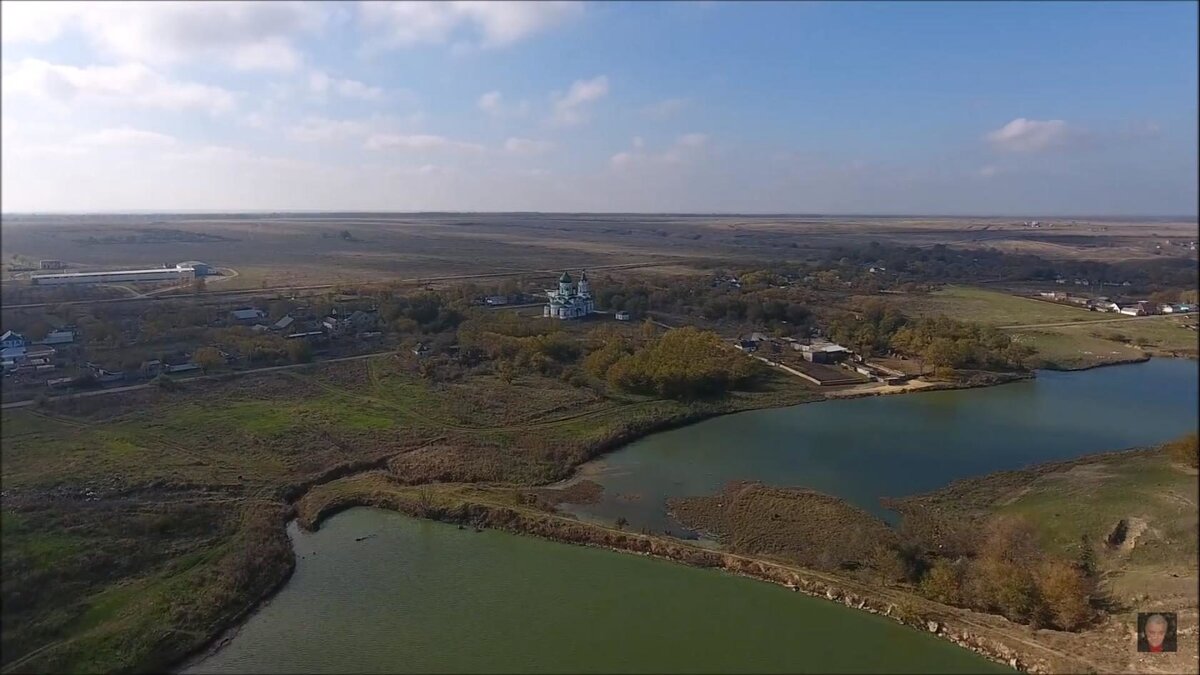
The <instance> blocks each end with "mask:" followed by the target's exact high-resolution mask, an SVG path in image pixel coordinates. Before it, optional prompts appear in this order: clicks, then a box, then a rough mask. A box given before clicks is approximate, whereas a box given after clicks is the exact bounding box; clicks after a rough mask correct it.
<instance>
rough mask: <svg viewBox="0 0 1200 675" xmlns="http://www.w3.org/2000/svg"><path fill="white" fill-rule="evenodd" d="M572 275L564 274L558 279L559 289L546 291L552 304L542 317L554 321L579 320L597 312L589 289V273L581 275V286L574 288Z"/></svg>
mask: <svg viewBox="0 0 1200 675" xmlns="http://www.w3.org/2000/svg"><path fill="white" fill-rule="evenodd" d="M572 286H573V284H572V280H571V275H570V274H568V273H566V272H563V274H562V276H561V277H559V278H558V289H557V290H555V289H553V288H548V289H546V297H547V298H549V300H550V302H548V303H547V304H546V307H545V308H544V309H543V310H542V316H544V317H549V318H554V319H578V318H580V317H584V316H587V315H588V314H591V313H592V312H594V311H595V310H596V303H595V301H593V300H592V291H591V289H590V288H588V278H587V272H583V273H581V274H580V275H579V285H578V286H577V287H572Z"/></svg>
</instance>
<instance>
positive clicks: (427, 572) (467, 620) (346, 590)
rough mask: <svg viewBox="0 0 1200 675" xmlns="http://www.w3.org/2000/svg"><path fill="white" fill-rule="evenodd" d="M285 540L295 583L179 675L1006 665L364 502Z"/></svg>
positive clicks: (818, 610) (700, 575)
mask: <svg viewBox="0 0 1200 675" xmlns="http://www.w3.org/2000/svg"><path fill="white" fill-rule="evenodd" d="M289 533H290V535H291V537H292V541H293V544H294V546H295V549H296V558H297V559H296V571H295V575H294V576H293V577H292V579H291V580H290V581H289V582H288V584H287V585H286V586H285V587H284V588H283V589H282V590H281V591H280V592H279V594H278V595H276V596H275V597H274V598H273V599H272V600H271V601H270V602H269V603H268V604H266V605H265V606H263V607H262V608H261V609H260V610H258V611H257V612H256V613H255V614H254V615H253V616H252V617H251V618H250V619H249V620H248V621H247V622H246V624H245V625H244V626H242V628H241V629H240V630H239V631H238V633H237V634H236V636H235V637H234V638H233V640H232V641H230V643H229V644H228V645H227V646H225V647H224V648H223V649H221V650H220V651H218V652H216V653H215V654H214V655H212V656H211V657H209V658H208V659H206V660H203V661H201V662H199V663H196V664H193V665H192V666H190V667H189V668H188V669H187V670H186V672H190V673H244V672H254V673H267V672H288V673H298V672H305V673H308V672H338V673H345V672H356V673H357V672H427V673H433V672H438V673H446V672H554V673H561V672H664V673H665V672H683V673H704V672H727V673H728V672H755V673H766V672H788V673H801V672H824V673H829V672H889V673H902V672H913V673H967V672H972V673H975V672H1004V671H1007V672H1011V671H1008V670H1007V669H1006V668H1004V667H1002V666H1000V665H998V664H995V663H992V662H990V661H987V660H985V659H983V658H982V657H980V656H978V655H976V654H974V653H972V652H969V651H967V650H965V649H961V648H959V647H956V646H954V645H953V644H951V643H949V642H945V641H942V640H939V639H937V638H935V637H933V636H931V635H928V634H926V633H923V632H921V631H916V630H912V629H910V628H906V627H904V626H902V625H900V624H898V623H895V622H893V621H891V620H890V619H885V618H883V617H879V616H875V615H873V614H868V613H866V612H862V611H858V610H853V609H849V608H847V607H844V606H842V605H839V604H835V603H832V602H828V601H825V600H819V599H816V598H810V597H808V596H805V595H802V594H799V593H794V592H791V591H788V590H786V589H784V588H782V587H780V586H776V585H773V584H768V583H763V582H760V581H754V580H751V579H745V578H742V577H737V576H733V575H730V574H726V573H723V572H718V571H715V570H705V569H696V568H691V567H686V566H684V565H679V564H675V563H671V562H667V561H662V560H656V559H652V558H643V557H639V556H633V555H627V554H621V553H614V552H611V551H606V550H602V549H595V548H584V547H579V546H570V545H566V544H558V543H553V542H549V541H544V540H541V539H535V538H533V537H522V536H518V535H512V534H508V533H504V532H497V531H491V530H487V531H484V532H475V531H473V530H471V529H464V530H460V529H458V528H457V527H455V526H454V525H449V524H445V523H437V522H432V521H424V520H418V519H413V518H409V517H407V516H403V515H400V514H397V513H392V512H387V511H380V510H376V509H365V508H359V509H351V510H349V511H345V512H343V513H340V514H338V515H336V516H333V517H332V518H330V519H329V520H328V521H326V523H325V524H324V525H323V526H322V528H321V529H320V530H319V531H318V532H315V533H307V532H302V531H300V530H299V529H298V528H297V527H296V526H295V524H293V525H292V526H291V527H290V528H289ZM367 535H375V536H373V537H371V538H369V539H366V540H364V541H355V538H356V537H363V536H367Z"/></svg>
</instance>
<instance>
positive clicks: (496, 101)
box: [476, 91, 503, 115]
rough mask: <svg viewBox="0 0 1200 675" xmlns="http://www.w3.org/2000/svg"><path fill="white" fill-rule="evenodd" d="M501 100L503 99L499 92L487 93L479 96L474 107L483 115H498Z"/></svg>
mask: <svg viewBox="0 0 1200 675" xmlns="http://www.w3.org/2000/svg"><path fill="white" fill-rule="evenodd" d="M502 98H503V97H502V96H501V95H500V92H498V91H489V92H486V93H484V94H482V95H480V97H479V102H478V103H477V104H476V105H478V106H479V109H480V110H482V111H484V112H485V113H488V114H490V115H496V114H499V113H500V109H501V105H502V104H501V99H502Z"/></svg>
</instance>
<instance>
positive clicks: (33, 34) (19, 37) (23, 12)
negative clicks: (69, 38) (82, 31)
mask: <svg viewBox="0 0 1200 675" xmlns="http://www.w3.org/2000/svg"><path fill="white" fill-rule="evenodd" d="M82 5H83V3H79V2H4V3H3V5H2V7H3V20H2V21H0V41H3V42H5V43H12V42H33V43H45V42H49V41H51V40H53V39H55V38H57V37H58V36H59V34H60V33H62V30H63V28H64V27H65V26H66V24H67V23H69V22H70V21H71V20H73V19H74V18H75V16H76V15H77V14H78V13H79V12H80V10H81V9H82Z"/></svg>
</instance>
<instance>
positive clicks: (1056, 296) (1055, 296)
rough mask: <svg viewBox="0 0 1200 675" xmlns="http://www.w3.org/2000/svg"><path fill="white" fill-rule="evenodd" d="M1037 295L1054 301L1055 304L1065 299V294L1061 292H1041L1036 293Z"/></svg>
mask: <svg viewBox="0 0 1200 675" xmlns="http://www.w3.org/2000/svg"><path fill="white" fill-rule="evenodd" d="M1038 295H1040V296H1042V297H1043V298H1045V299H1047V300H1054V301H1056V302H1062V301H1063V300H1066V299H1067V294H1066V293H1064V292H1063V291H1042V292H1041V293H1038Z"/></svg>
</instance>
